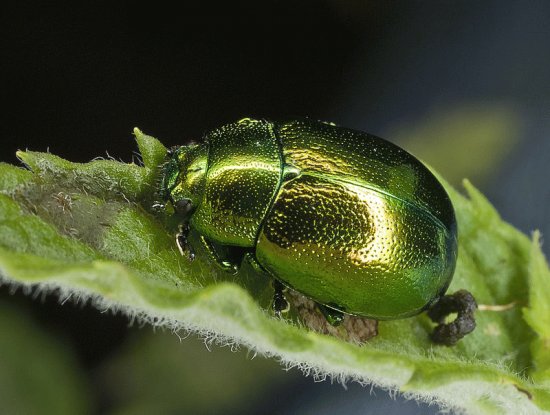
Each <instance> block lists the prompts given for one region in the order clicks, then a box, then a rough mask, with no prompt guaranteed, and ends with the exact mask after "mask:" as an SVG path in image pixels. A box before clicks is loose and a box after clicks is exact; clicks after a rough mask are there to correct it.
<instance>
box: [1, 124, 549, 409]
mask: <svg viewBox="0 0 550 415" xmlns="http://www.w3.org/2000/svg"><path fill="white" fill-rule="evenodd" d="M136 138H137V141H138V145H139V148H140V152H141V154H142V157H143V162H144V166H139V165H136V164H124V163H121V162H117V161H113V160H96V161H92V162H90V163H87V164H77V163H71V162H68V161H66V160H62V159H60V158H58V157H56V156H53V155H51V154H44V153H34V152H20V153H18V155H19V157H20V159H21V160H22V161H23V162H24V163H25V164H26V165H27V166H28V167H29V168H30V169H31V171H32V174H31V173H29V172H28V171H25V170H22V169H21V168H18V167H14V166H10V165H7V164H0V189H2V190H1V192H0V274H1V275H2V278H3V282H4V283H5V284H10V285H14V286H18V285H22V286H31V287H37V289H42V290H56V291H57V292H58V293H59V296H60V298H62V299H64V298H67V297H69V296H72V297H75V298H81V299H82V298H89V299H91V301H92V302H93V303H94V304H96V305H97V307H99V308H101V309H104V308H107V307H111V308H115V309H118V310H121V311H123V312H125V313H126V314H128V315H129V316H131V317H137V318H140V319H144V320H146V321H149V322H151V323H152V324H155V325H162V326H166V327H169V328H172V329H176V330H177V329H185V330H192V331H195V332H198V333H199V334H201V335H204V336H210V337H214V338H216V339H221V340H222V341H226V342H236V343H238V344H242V345H244V346H246V347H248V348H251V349H253V350H255V351H258V352H259V353H263V354H266V355H272V356H276V357H278V358H280V359H281V360H282V361H283V362H284V363H285V364H287V365H289V366H299V367H300V368H303V369H305V370H306V371H307V372H308V373H311V374H313V375H316V376H319V377H325V376H334V377H337V378H339V379H342V380H356V381H359V382H364V383H367V382H373V383H375V384H377V385H379V386H382V387H385V388H388V389H394V390H400V391H402V392H404V393H405V394H406V395H407V396H410V397H412V398H415V399H419V400H424V401H429V402H438V403H440V404H441V405H443V406H448V407H454V408H460V409H463V410H466V411H467V412H469V413H480V414H501V413H503V411H510V412H515V413H522V414H526V413H534V414H535V413H545V411H550V361H549V358H548V356H549V354H550V353H549V348H550V331H549V327H550V321H549V319H550V309H549V305H548V304H550V272H549V270H548V266H547V264H546V262H545V259H544V257H543V255H542V253H541V251H540V248H539V238H538V235H536V234H535V236H534V238H533V239H532V240H530V239H529V238H528V237H527V236H525V235H523V234H522V233H520V232H519V231H517V230H516V229H514V228H513V227H512V226H510V225H509V224H507V223H505V222H503V221H502V220H501V219H500V217H499V215H498V213H497V212H496V211H495V209H494V208H493V207H492V206H491V205H490V203H489V202H488V201H487V200H486V199H485V198H484V197H483V195H481V194H480V193H479V192H478V191H477V190H476V189H475V188H474V187H473V186H472V185H471V184H470V183H469V182H465V183H464V186H465V189H466V192H467V195H468V197H465V196H462V195H461V194H459V193H458V192H457V191H455V190H454V189H452V188H451V187H450V186H449V185H446V188H447V190H448V192H449V194H450V196H451V198H452V200H453V203H454V205H455V208H456V213H457V219H458V226H459V239H460V241H459V259H458V265H457V270H456V274H455V277H454V280H453V283H452V285H451V287H450V290H449V291H450V292H453V291H456V290H458V289H461V288H464V289H467V290H469V291H471V292H472V293H473V294H474V295H475V297H476V298H477V300H478V302H479V303H480V304H487V305H499V304H508V303H512V302H514V303H515V304H516V305H515V306H514V307H512V308H511V309H510V310H507V311H501V312H496V311H478V313H477V322H478V327H477V329H476V330H475V331H474V332H473V333H472V334H471V335H468V336H467V337H466V338H464V339H463V340H462V341H460V342H459V344H458V345H457V346H455V347H451V348H449V347H443V346H437V345H434V344H432V343H431V342H430V340H429V337H428V335H429V333H430V332H431V330H432V328H433V324H432V323H431V322H430V321H429V319H428V318H427V317H426V316H425V315H420V316H417V317H415V318H410V319H405V320H396V321H384V322H380V325H379V335H378V337H376V338H374V339H372V340H371V341H369V342H368V343H367V344H364V345H355V344H350V343H346V342H344V341H341V340H338V339H336V338H333V337H330V336H324V335H321V334H317V333H313V332H311V331H309V330H307V329H306V328H304V327H302V326H300V325H296V324H291V323H289V322H285V321H279V320H277V319H275V318H274V317H272V316H271V315H270V313H269V312H268V311H266V307H265V301H264V300H263V297H264V296H260V297H258V296H257V295H256V294H254V295H251V294H250V293H251V292H252V293H259V292H265V290H266V287H268V282H266V281H257V280H256V281H255V280H254V278H252V277H251V275H250V274H249V273H248V274H246V275H243V276H242V278H236V279H235V280H227V277H226V276H224V275H223V274H222V273H221V272H219V271H218V270H216V269H215V268H213V265H212V264H210V263H208V262H207V261H205V260H203V258H202V255H200V252H199V253H198V260H196V261H194V262H192V263H189V262H188V261H187V259H186V258H183V257H181V256H180V255H179V254H178V252H177V250H176V248H175V244H174V241H173V231H174V229H175V225H176V224H174V223H173V222H172V221H171V220H170V218H166V217H164V216H163V215H160V214H154V213H152V211H151V210H150V208H149V207H150V206H151V205H152V202H153V200H154V191H155V186H156V177H157V174H158V166H159V165H160V164H161V163H162V161H163V159H164V156H165V152H166V149H165V148H164V147H163V146H162V145H161V144H160V143H159V142H158V141H157V140H156V139H154V138H152V137H148V136H146V135H143V134H142V133H141V132H140V131H139V130H136ZM251 287H253V288H254V289H251ZM259 298H261V300H258V299H259ZM365 393H368V391H367V390H366V391H365Z"/></svg>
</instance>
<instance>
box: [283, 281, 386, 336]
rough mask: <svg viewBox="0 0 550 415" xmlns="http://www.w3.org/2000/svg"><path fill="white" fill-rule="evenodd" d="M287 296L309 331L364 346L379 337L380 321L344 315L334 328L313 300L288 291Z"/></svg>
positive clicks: (292, 307)
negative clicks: (363, 344)
mask: <svg viewBox="0 0 550 415" xmlns="http://www.w3.org/2000/svg"><path fill="white" fill-rule="evenodd" d="M285 296H286V298H287V300H288V301H289V303H290V306H291V309H294V310H296V312H297V314H298V316H299V318H300V321H301V322H302V323H303V324H304V325H305V326H306V327H308V328H309V329H311V330H313V331H316V332H318V333H322V334H330V335H332V336H335V337H338V338H340V339H342V340H345V341H348V342H350V343H358V344H362V343H365V342H366V341H368V340H369V339H372V338H373V337H376V336H377V335H378V321H377V320H372V319H368V318H364V317H356V316H351V315H349V314H344V320H343V321H342V323H340V324H339V325H338V326H332V325H331V324H330V323H329V322H328V321H327V320H326V318H325V317H324V316H323V314H322V313H321V312H320V311H319V309H318V308H317V305H316V304H315V302H314V301H313V300H310V299H309V298H307V297H305V296H303V295H302V294H300V293H299V292H297V291H294V290H291V289H288V290H287V291H285Z"/></svg>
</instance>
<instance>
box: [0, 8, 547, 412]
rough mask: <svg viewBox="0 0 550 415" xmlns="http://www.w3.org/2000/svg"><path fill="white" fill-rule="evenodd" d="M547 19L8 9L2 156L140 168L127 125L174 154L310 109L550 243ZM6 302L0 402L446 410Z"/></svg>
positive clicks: (168, 337)
mask: <svg viewBox="0 0 550 415" xmlns="http://www.w3.org/2000/svg"><path fill="white" fill-rule="evenodd" d="M549 18H550V3H549V2H547V1H542V0H541V1H529V2H523V1H511V0H499V1H496V0H486V1H483V2H478V1H447V2H440V1H390V2H388V1H368V0H365V1H360V0H343V1H336V0H327V1H317V2H314V1H299V2H298V1H291V0H287V1H273V0H271V1H263V2H259V1H256V2H249V3H246V2H244V3H242V2H227V4H225V5H224V6H220V5H219V4H217V3H212V2H208V1H205V2H202V3H201V4H200V5H199V4H198V3H196V2H192V3H189V4H188V3H185V2H180V3H179V4H178V5H177V7H174V6H171V5H169V4H167V3H163V2H148V3H141V4H140V3H137V2H129V1H128V2H93V3H92V2H90V4H88V5H82V4H78V5H76V4H73V3H69V2H67V3H66V4H61V3H56V4H55V5H53V4H46V3H44V4H43V5H39V4H35V3H32V2H29V3H25V2H20V3H18V4H17V5H11V6H7V5H3V6H2V12H1V14H0V45H1V49H0V51H1V58H0V94H1V95H0V97H1V98H2V101H3V102H4V104H3V105H2V110H1V112H0V121H1V122H0V137H1V143H2V146H1V147H0V161H7V162H10V163H17V160H16V158H15V156H14V153H15V151H16V150H17V149H25V148H29V149H32V150H37V151H46V150H48V149H49V150H50V151H51V152H52V153H55V154H57V155H60V156H62V157H64V158H67V159H70V160H73V161H82V162H84V161H88V160H90V159H92V158H94V157H96V156H104V155H105V154H106V152H108V153H109V154H110V155H111V156H114V157H116V158H121V159H123V160H128V161H129V160H131V155H132V152H133V151H134V150H135V149H136V146H135V143H134V142H133V138H132V135H131V131H132V128H133V127H134V126H138V127H140V128H141V129H142V130H143V131H144V132H146V133H148V134H151V135H154V136H156V137H158V138H159V139H161V140H162V141H163V142H164V143H165V144H166V145H174V144H182V143H185V142H186V141H188V140H190V139H200V137H201V136H202V135H203V134H204V132H206V131H208V130H210V129H212V128H214V127H217V126H219V125H222V124H224V123H227V122H230V121H235V120H237V119H239V118H241V117H244V116H252V117H261V118H268V119H280V118H288V117H303V116H308V117H311V118H316V119H323V120H328V121H334V122H336V123H338V124H341V125H345V126H348V127H352V128H357V129H362V130H365V131H368V132H370V133H373V134H376V135H380V136H382V137H386V138H388V139H390V140H391V141H394V142H396V143H398V144H400V145H401V146H403V147H405V148H406V149H408V150H409V151H411V152H413V153H414V154H415V155H417V156H418V157H419V158H421V159H423V160H425V161H426V162H428V163H430V164H431V165H432V166H434V167H435V168H436V169H438V170H439V171H440V172H441V173H442V174H443V175H444V176H445V177H447V178H448V179H449V180H450V181H451V182H452V183H453V184H455V185H457V186H459V185H460V181H461V179H462V178H463V177H468V178H470V179H471V180H472V181H473V182H474V184H475V185H477V186H478V187H479V188H481V190H482V191H483V192H484V193H485V194H486V195H487V196H488V197H489V198H490V200H491V201H492V202H493V203H494V204H495V206H496V207H497V209H498V210H499V211H500V212H501V214H502V216H503V217H504V219H506V220H507V221H509V222H511V223H512V224H514V225H515V226H517V227H518V228H520V229H521V230H523V231H524V232H527V233H529V232H531V231H532V230H534V229H536V228H538V229H541V230H542V231H543V235H544V234H550V221H549V212H550V208H549V202H550V186H549V185H548V179H549V174H550V167H549V164H548V161H549V160H550V140H549V139H548V136H549V133H550V83H549V77H550V76H549V74H550V25H548V21H549ZM544 250H545V252H546V254H547V255H548V253H549V252H550V250H549V247H548V245H546V246H544ZM0 310H1V312H0V400H1V401H2V405H4V409H3V410H4V411H5V410H7V411H8V412H4V413H10V411H12V412H11V413H41V414H42V413H44V414H49V413H52V414H54V413H55V414H60V413H91V414H97V413H108V414H147V413H163V414H164V413H166V414H183V413H190V414H191V413H192V414H217V413H223V414H224V415H231V414H248V413H250V414H255V413H257V414H271V413H273V414H296V413H299V414H310V413H311V414H316V415H322V414H337V413H342V414H370V413H373V414H374V413H380V412H382V411H384V413H386V414H388V415H389V414H407V413H409V414H416V413H418V414H421V413H422V414H425V413H435V412H436V411H437V408H436V407H433V406H430V407H428V406H427V405H422V404H421V405H417V404H416V403H412V402H407V401H405V400H404V399H402V398H401V397H398V398H397V399H390V398H389V395H388V394H387V393H386V392H384V391H380V390H376V389H375V390H374V391H375V393H371V389H370V388H362V387H360V386H358V385H353V384H350V385H349V387H348V389H347V390H346V389H344V388H343V387H342V386H341V385H338V384H331V383H330V382H322V383H315V382H314V381H313V380H312V379H311V378H304V377H303V376H302V375H301V374H300V373H299V372H298V371H297V370H291V371H290V372H289V373H287V372H284V371H283V370H282V369H281V367H280V366H279V365H278V364H277V363H276V362H273V361H270V360H265V359H262V358H260V357H256V358H255V359H251V358H252V356H251V354H250V353H247V352H246V351H240V352H237V353H233V352H231V351H230V350H228V349H221V348H218V347H216V346H212V347H211V349H212V351H211V352H209V351H207V349H206V348H205V347H204V345H203V344H202V343H201V342H200V341H199V340H197V339H195V338H193V337H190V338H187V339H185V340H183V341H182V343H181V344H180V342H179V340H178V338H177V337H176V336H174V335H172V334H170V333H153V330H152V328H150V327H147V326H146V327H142V328H138V327H135V326H132V327H129V326H128V321H127V320H126V318H124V317H122V316H113V315H111V314H109V313H100V312H99V311H97V310H95V309H92V308H91V307H89V306H75V305H73V304H70V303H66V304H64V305H60V304H58V302H57V300H56V299H55V298H50V297H46V298H43V299H38V300H33V299H31V298H28V297H24V296H23V295H22V294H21V293H19V292H17V293H15V294H12V293H10V292H9V290H8V289H7V288H6V287H1V288H0ZM18 359H19V362H18ZM61 396H62V398H60V397H61ZM6 402H8V404H6ZM6 405H7V406H6ZM10 405H11V406H10Z"/></svg>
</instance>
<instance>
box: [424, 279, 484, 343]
mask: <svg viewBox="0 0 550 415" xmlns="http://www.w3.org/2000/svg"><path fill="white" fill-rule="evenodd" d="M476 309H477V303H476V300H475V298H474V296H473V295H472V294H470V293H469V292H468V291H466V290H459V291H457V292H456V293H454V294H451V295H445V296H443V297H441V298H440V299H439V301H438V302H437V303H435V305H433V306H432V308H430V309H429V310H428V316H429V317H430V318H431V319H432V321H434V322H436V323H438V326H436V328H435V329H434V331H433V333H432V335H431V338H432V340H433V341H434V342H435V343H439V344H444V345H446V346H452V345H454V344H455V343H456V342H457V341H459V340H460V339H461V338H463V337H464V336H465V335H466V334H468V333H470V332H472V331H473V330H474V329H475V327H476V321H475V319H474V312H475V311H476ZM451 313H457V317H456V318H455V319H454V320H453V321H451V322H450V323H445V318H446V317H447V316H449V315H450V314H451Z"/></svg>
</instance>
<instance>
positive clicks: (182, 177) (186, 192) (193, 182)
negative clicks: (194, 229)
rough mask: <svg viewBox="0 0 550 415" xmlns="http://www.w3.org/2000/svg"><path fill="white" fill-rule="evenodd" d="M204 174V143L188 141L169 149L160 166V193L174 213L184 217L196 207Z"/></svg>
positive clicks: (201, 189) (200, 196) (201, 191)
mask: <svg viewBox="0 0 550 415" xmlns="http://www.w3.org/2000/svg"><path fill="white" fill-rule="evenodd" d="M205 176H206V146H205V145H202V144H191V145H188V146H180V147H175V148H173V149H171V150H170V151H169V152H168V159H167V161H166V163H165V165H164V169H163V174H162V182H161V186H160V196H161V198H162V199H163V201H164V202H168V201H170V203H171V204H172V206H173V207H174V210H175V211H176V213H177V214H179V215H181V216H183V217H188V216H189V215H190V214H191V213H192V212H193V211H194V210H195V208H196V207H197V206H198V204H199V203H200V200H201V198H202V193H203V190H204V181H205Z"/></svg>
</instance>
